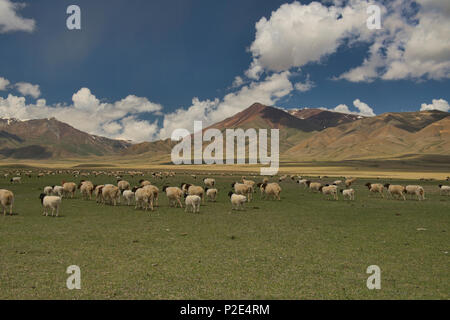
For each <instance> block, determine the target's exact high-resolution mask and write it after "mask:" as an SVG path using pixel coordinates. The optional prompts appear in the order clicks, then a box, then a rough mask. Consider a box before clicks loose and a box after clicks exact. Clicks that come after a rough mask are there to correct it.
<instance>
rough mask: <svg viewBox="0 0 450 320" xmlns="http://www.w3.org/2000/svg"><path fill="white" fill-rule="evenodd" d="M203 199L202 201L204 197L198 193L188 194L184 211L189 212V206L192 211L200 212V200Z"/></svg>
mask: <svg viewBox="0 0 450 320" xmlns="http://www.w3.org/2000/svg"><path fill="white" fill-rule="evenodd" d="M201 201H202V198H200V197H199V196H197V195H189V196H186V200H185V204H186V208H185V209H184V211H185V212H187V211H188V208H192V212H197V213H200V202H201Z"/></svg>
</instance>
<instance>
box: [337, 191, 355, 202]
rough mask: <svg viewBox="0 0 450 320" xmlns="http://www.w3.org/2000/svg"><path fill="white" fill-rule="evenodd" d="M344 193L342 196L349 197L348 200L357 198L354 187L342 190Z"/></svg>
mask: <svg viewBox="0 0 450 320" xmlns="http://www.w3.org/2000/svg"><path fill="white" fill-rule="evenodd" d="M340 191H341V193H342V196H343V197H344V199H348V200H355V190H354V189H353V188H351V189H345V190H342V189H341V190H340Z"/></svg>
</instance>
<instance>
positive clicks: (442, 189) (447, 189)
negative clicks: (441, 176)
mask: <svg viewBox="0 0 450 320" xmlns="http://www.w3.org/2000/svg"><path fill="white" fill-rule="evenodd" d="M439 189H440V192H439V194H440V195H441V196H442V195H443V194H444V193H446V194H447V195H450V186H443V185H442V184H440V185H439Z"/></svg>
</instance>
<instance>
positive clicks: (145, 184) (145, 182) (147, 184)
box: [139, 179, 152, 187]
mask: <svg viewBox="0 0 450 320" xmlns="http://www.w3.org/2000/svg"><path fill="white" fill-rule="evenodd" d="M151 184H152V183H151V182H150V181H148V180H144V179H141V180H139V185H140V186H141V187H144V186H149V185H151Z"/></svg>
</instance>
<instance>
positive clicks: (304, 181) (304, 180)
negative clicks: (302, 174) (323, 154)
mask: <svg viewBox="0 0 450 320" xmlns="http://www.w3.org/2000/svg"><path fill="white" fill-rule="evenodd" d="M307 181H308V180H307V179H300V180H298V181H297V183H298V184H299V185H301V186H303V188H305V189H306V187H308V185H307V184H306V182H307Z"/></svg>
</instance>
